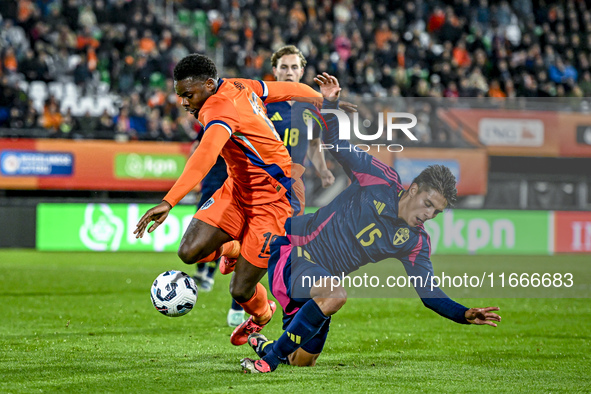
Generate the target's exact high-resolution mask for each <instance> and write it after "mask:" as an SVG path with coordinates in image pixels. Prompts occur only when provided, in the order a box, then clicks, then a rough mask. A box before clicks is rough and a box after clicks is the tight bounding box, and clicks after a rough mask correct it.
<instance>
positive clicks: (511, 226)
mask: <svg viewBox="0 0 591 394" xmlns="http://www.w3.org/2000/svg"><path fill="white" fill-rule="evenodd" d="M150 207H151V205H137V204H39V205H38V206H37V212H36V218H37V223H36V247H37V249H38V250H43V251H155V252H162V251H166V252H175V251H176V250H177V248H178V245H179V243H180V240H181V237H182V235H183V233H184V230H185V228H186V227H187V226H188V225H189V222H190V221H191V218H192V217H193V214H194V213H195V208H194V206H182V205H180V206H177V207H175V208H174V209H173V210H172V211H171V212H170V215H169V216H168V218H167V220H166V221H165V222H164V224H162V225H161V226H160V227H159V228H158V229H156V231H154V232H153V233H151V234H146V235H145V236H144V238H142V239H136V238H135V236H134V234H133V230H134V229H135V225H136V223H137V221H138V220H139V218H140V217H141V215H142V214H143V212H145V211H146V210H147V209H149V208H150ZM56 223H59V231H56ZM426 229H427V232H428V233H429V234H430V236H431V247H432V251H433V254H435V255H436V254H476V255H488V254H499V255H525V254H528V255H532V254H533V255H548V254H553V253H591V212H562V211H503V210H460V209H456V210H449V211H446V212H444V213H442V214H440V215H439V216H438V217H437V218H435V219H434V220H431V221H429V222H427V223H426Z"/></svg>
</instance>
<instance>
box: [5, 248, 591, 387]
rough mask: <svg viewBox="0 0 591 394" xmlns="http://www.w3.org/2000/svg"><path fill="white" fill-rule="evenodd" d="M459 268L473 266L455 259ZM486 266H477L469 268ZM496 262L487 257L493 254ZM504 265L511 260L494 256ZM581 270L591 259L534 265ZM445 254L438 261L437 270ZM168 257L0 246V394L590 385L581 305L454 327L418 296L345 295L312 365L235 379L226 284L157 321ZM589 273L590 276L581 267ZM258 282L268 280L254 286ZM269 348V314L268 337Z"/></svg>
mask: <svg viewBox="0 0 591 394" xmlns="http://www.w3.org/2000/svg"><path fill="white" fill-rule="evenodd" d="M463 259H470V258H469V257H463ZM490 259H493V258H486V257H478V259H473V260H477V261H478V263H479V264H484V265H486V264H489V263H490ZM497 259H498V257H497ZM504 259H505V260H508V259H509V260H510V259H511V257H506V258H504ZM535 259H536V261H539V262H540V263H541V264H557V265H560V264H562V263H564V262H568V263H573V262H574V263H575V264H590V263H591V261H589V256H555V257H535ZM454 260H456V258H455V257H453V256H436V258H434V261H435V266H436V267H435V268H436V271H440V270H441V269H442V268H445V267H448V266H449V265H450V264H451V262H452V261H454ZM167 269H181V270H183V271H185V272H188V273H190V274H192V273H193V269H194V267H187V266H185V265H184V264H182V263H181V262H180V260H179V259H178V258H177V257H176V256H175V255H174V254H157V253H41V252H35V251H20V250H0V289H1V292H0V300H1V304H2V317H1V318H0V349H1V356H0V392H2V393H22V392H25V393H37V392H60V393H65V392H67V393H74V392H115V393H119V392H137V393H140V392H141V393H149V392H241V393H245V392H249V393H250V392H257V393H258V392H295V393H298V392H319V391H321V390H322V391H324V392H351V391H361V392H372V391H375V392H482V391H484V392H557V391H569V392H570V391H575V392H576V391H579V392H585V391H587V392H588V391H589V390H590V387H591V374H590V371H591V360H590V359H591V355H590V353H589V350H590V349H591V305H590V304H589V299H581V298H579V299H534V298H530V299H527V298H526V299H516V298H498V299H490V298H489V299H459V300H458V301H460V302H463V303H464V304H466V305H468V306H488V305H497V306H500V307H501V312H500V314H501V315H502V317H503V321H502V322H501V324H500V325H499V327H498V328H496V329H495V328H492V327H476V326H464V325H458V324H456V323H453V322H451V321H448V320H446V319H444V318H441V317H439V316H438V315H436V314H435V313H433V312H432V311H430V310H428V309H426V308H424V307H423V305H422V303H421V302H420V300H419V299H418V298H414V299H410V298H394V299H387V298H361V299H359V298H358V299H350V300H349V301H348V302H347V305H345V307H344V308H343V310H341V311H340V312H339V313H338V314H337V315H336V316H335V317H334V318H333V324H332V326H331V330H330V334H329V338H328V341H327V344H326V347H325V350H324V353H323V354H322V355H321V357H320V358H319V360H318V365H317V366H316V367H314V368H297V367H289V366H280V367H279V368H278V370H277V371H276V372H274V373H272V374H268V375H245V374H243V373H242V372H241V369H240V366H239V360H240V359H241V358H242V357H247V356H253V353H252V350H251V349H250V348H249V347H248V345H245V346H242V347H234V346H232V345H231V344H230V342H229V336H230V333H231V328H229V327H227V326H226V312H227V308H228V307H229V304H230V296H229V294H228V281H229V278H228V277H223V276H221V275H219V274H218V275H217V276H216V284H215V288H214V290H213V291H212V292H210V293H201V294H200V295H199V300H198V303H197V306H196V308H195V310H193V311H192V312H191V313H189V314H188V315H186V316H183V317H179V318H167V317H165V316H162V315H160V314H159V313H158V312H157V311H156V310H155V309H154V308H153V307H152V305H151V302H150V296H149V289H150V286H151V283H152V281H153V280H154V279H155V278H156V276H157V275H158V274H160V273H161V272H163V271H165V270H167ZM587 271H589V269H587ZM265 280H266V279H265ZM264 332H265V334H266V335H267V336H269V337H273V338H276V337H277V336H278V335H279V334H280V333H281V321H280V319H279V318H278V316H277V317H276V318H275V319H274V320H273V321H272V322H271V323H270V325H269V326H268V327H267V328H265V331H264Z"/></svg>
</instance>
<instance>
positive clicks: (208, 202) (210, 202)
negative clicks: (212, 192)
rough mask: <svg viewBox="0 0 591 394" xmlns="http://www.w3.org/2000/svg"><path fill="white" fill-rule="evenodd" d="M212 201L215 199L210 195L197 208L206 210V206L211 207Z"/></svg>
mask: <svg viewBox="0 0 591 394" xmlns="http://www.w3.org/2000/svg"><path fill="white" fill-rule="evenodd" d="M214 202H215V200H214V199H213V197H211V198H210V199H209V200H207V201H205V204H203V205H202V206H201V208H199V210H200V211H203V210H206V209H207V208H209V207H211V206H212V205H213V203H214Z"/></svg>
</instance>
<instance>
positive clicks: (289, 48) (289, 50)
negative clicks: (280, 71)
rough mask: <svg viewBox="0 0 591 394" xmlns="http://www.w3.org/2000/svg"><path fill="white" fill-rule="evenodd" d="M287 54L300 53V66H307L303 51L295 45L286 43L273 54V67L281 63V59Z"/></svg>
mask: <svg viewBox="0 0 591 394" xmlns="http://www.w3.org/2000/svg"><path fill="white" fill-rule="evenodd" d="M285 55H298V57H299V58H300V66H301V67H302V68H304V67H306V64H307V63H308V62H307V61H306V58H305V57H304V54H303V53H302V51H300V50H299V49H298V47H296V46H295V45H286V46H284V47H281V48H279V49H278V50H277V52H275V53H274V54H273V55H272V56H271V65H272V66H273V67H277V63H279V59H281V58H282V57H283V56H285Z"/></svg>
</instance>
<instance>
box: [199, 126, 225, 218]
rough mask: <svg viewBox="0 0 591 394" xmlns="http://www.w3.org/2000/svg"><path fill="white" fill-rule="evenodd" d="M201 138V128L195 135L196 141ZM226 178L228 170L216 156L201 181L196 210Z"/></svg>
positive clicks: (223, 162)
mask: <svg viewBox="0 0 591 394" xmlns="http://www.w3.org/2000/svg"><path fill="white" fill-rule="evenodd" d="M201 138H203V128H201V130H199V133H197V138H196V140H197V141H201ZM227 178H228V170H227V169H226V162H225V161H224V159H223V158H222V156H218V159H217V161H216V162H215V164H214V165H213V167H211V170H209V172H208V173H207V175H205V177H204V178H203V180H202V181H201V198H200V200H199V203H198V204H197V208H199V207H201V205H203V204H204V203H205V202H206V201H207V200H209V198H210V197H211V196H212V195H213V193H215V192H216V191H217V190H218V189H219V188H220V187H222V185H223V184H224V182H225V181H226V179H227Z"/></svg>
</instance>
